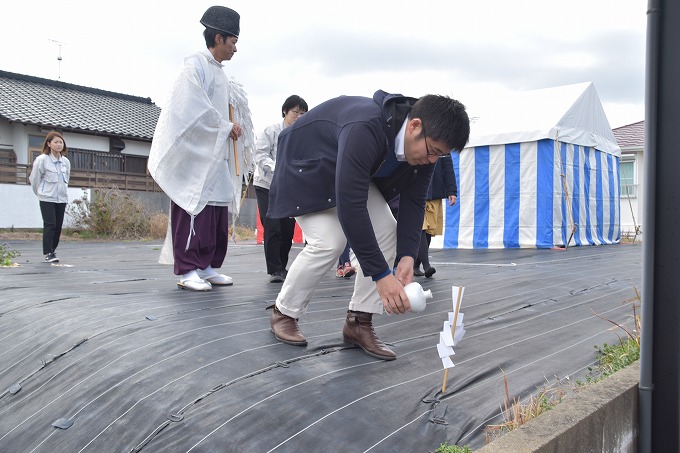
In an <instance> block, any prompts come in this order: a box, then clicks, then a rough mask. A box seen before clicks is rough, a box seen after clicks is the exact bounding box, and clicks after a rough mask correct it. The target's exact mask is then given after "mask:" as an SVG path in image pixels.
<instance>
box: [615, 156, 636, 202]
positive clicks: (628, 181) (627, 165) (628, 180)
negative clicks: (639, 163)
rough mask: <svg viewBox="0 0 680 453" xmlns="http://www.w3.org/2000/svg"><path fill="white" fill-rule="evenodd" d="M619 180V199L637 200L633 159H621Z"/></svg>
mask: <svg viewBox="0 0 680 453" xmlns="http://www.w3.org/2000/svg"><path fill="white" fill-rule="evenodd" d="M619 178H620V181H621V197H622V198H628V197H630V198H637V184H636V182H635V159H634V158H629V159H626V158H625V157H622V158H621V166H620V171H619Z"/></svg>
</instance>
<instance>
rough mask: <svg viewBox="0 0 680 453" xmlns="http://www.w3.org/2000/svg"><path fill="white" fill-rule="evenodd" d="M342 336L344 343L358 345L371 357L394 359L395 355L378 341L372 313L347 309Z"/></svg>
mask: <svg viewBox="0 0 680 453" xmlns="http://www.w3.org/2000/svg"><path fill="white" fill-rule="evenodd" d="M342 336H343V338H344V339H345V342H346V343H349V344H352V345H355V346H359V347H360V348H361V349H363V350H364V352H365V353H366V354H368V355H370V356H371V357H375V358H376V359H382V360H394V359H396V358H397V355H396V354H395V353H394V351H392V350H391V349H390V348H388V347H387V346H385V343H383V342H382V341H380V339H379V338H378V336H377V335H376V334H375V331H374V330H373V314H372V313H364V312H362V311H350V310H348V311H347V319H346V320H345V327H344V328H343V329H342Z"/></svg>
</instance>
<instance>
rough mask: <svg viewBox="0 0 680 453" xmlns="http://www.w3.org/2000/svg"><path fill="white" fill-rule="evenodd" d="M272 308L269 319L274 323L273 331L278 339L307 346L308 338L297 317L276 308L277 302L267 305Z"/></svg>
mask: <svg viewBox="0 0 680 453" xmlns="http://www.w3.org/2000/svg"><path fill="white" fill-rule="evenodd" d="M270 308H271V309H272V314H271V316H270V317H269V321H270V322H271V324H272V332H274V336H275V337H276V339H277V340H279V341H282V342H284V343H288V344H292V345H295V346H305V345H306V344H307V339H306V338H305V336H304V335H302V331H301V330H300V328H299V327H298V325H297V319H294V318H291V317H290V316H286V315H284V314H283V313H281V312H280V311H279V309H278V308H276V304H274V305H270V306H269V307H267V310H269V309H270Z"/></svg>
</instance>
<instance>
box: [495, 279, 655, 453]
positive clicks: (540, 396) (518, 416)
mask: <svg viewBox="0 0 680 453" xmlns="http://www.w3.org/2000/svg"><path fill="white" fill-rule="evenodd" d="M633 290H634V291H635V297H633V298H631V299H627V300H625V301H624V302H623V303H624V304H630V305H631V308H632V311H633V314H632V315H631V321H632V324H633V326H632V327H629V326H626V325H624V324H620V323H617V322H615V321H612V320H611V319H608V318H605V317H604V316H601V315H599V314H597V313H595V312H593V313H594V314H595V316H597V317H598V318H600V319H603V320H604V321H607V322H609V323H611V324H613V327H612V328H611V330H614V331H615V332H617V334H618V332H624V335H619V344H618V345H613V346H609V345H607V344H605V345H604V346H603V347H600V346H595V349H596V351H597V354H596V356H597V360H598V366H597V370H594V369H592V368H590V367H589V368H588V369H589V371H590V372H591V373H589V374H588V375H587V376H586V383H587V384H591V383H594V382H597V381H598V380H601V379H603V378H605V377H607V376H610V375H611V374H613V373H615V372H616V371H618V370H620V369H622V368H624V367H625V366H627V365H629V364H631V363H633V362H634V361H635V360H637V359H638V358H639V356H640V331H641V330H640V329H641V319H640V314H639V308H640V293H639V292H638V290H637V288H633ZM501 371H502V372H503V384H504V387H505V398H504V399H503V402H502V403H501V405H500V410H501V415H502V416H503V423H500V424H497V425H488V426H487V427H486V428H485V434H486V443H489V442H491V441H493V440H494V439H495V438H497V437H499V436H500V435H502V434H503V433H505V432H509V431H512V430H514V429H517V428H519V427H520V426H522V425H523V424H525V423H526V422H528V421H529V420H531V419H532V418H536V417H538V416H539V415H541V414H542V413H544V412H546V411H548V410H550V409H552V408H553V407H555V406H556V405H557V404H559V403H560V402H561V401H562V399H563V398H564V397H565V396H566V395H567V394H568V393H570V392H578V391H579V390H580V389H582V388H583V387H582V386H583V385H584V383H583V382H581V381H576V385H577V386H574V385H572V384H570V385H568V386H566V387H565V386H562V384H561V382H560V381H559V379H558V380H557V385H546V386H544V387H543V388H542V389H540V390H539V391H538V393H536V394H535V395H531V396H530V397H529V399H528V400H525V401H522V400H520V399H519V398H516V397H513V398H511V397H510V390H509V387H508V380H507V377H506V375H505V371H503V370H502V369H501ZM592 373H595V374H592ZM578 386H580V387H578Z"/></svg>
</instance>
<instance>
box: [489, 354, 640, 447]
mask: <svg viewBox="0 0 680 453" xmlns="http://www.w3.org/2000/svg"><path fill="white" fill-rule="evenodd" d="M639 376H640V364H639V361H638V362H636V363H634V364H632V365H630V366H628V367H626V368H624V369H623V370H621V371H618V372H617V373H615V374H614V375H613V376H610V377H608V378H606V379H604V380H602V381H600V382H598V383H596V384H593V385H591V386H588V387H586V388H585V389H584V390H582V391H581V392H580V393H578V394H576V395H575V396H570V397H568V398H566V399H564V400H563V401H562V402H561V403H560V404H558V405H557V406H556V407H555V408H554V409H552V410H550V411H548V412H546V413H544V414H542V415H541V416H539V417H538V418H535V419H533V420H530V421H529V422H528V423H526V424H524V425H522V426H521V427H520V428H519V429H516V430H514V431H511V432H509V433H507V434H505V435H503V436H501V437H499V438H498V439H496V440H494V441H493V442H491V443H490V444H488V445H486V446H484V447H483V448H481V449H479V450H476V451H477V453H508V452H513V453H574V452H617V453H635V452H637V442H638V426H639V423H638V382H639Z"/></svg>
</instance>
